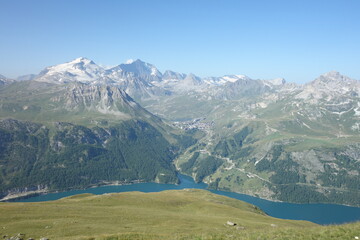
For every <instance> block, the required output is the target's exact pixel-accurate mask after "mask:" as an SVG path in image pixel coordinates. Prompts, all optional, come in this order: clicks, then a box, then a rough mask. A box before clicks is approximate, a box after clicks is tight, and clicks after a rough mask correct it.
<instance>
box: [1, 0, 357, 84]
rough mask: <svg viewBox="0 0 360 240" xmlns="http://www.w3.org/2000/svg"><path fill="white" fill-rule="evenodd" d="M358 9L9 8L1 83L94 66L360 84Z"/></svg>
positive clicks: (291, 3)
mask: <svg viewBox="0 0 360 240" xmlns="http://www.w3.org/2000/svg"><path fill="white" fill-rule="evenodd" d="M359 12H360V1H358V0H336V1H335V0H301V1H298V0H271V1H269V0H247V1H242V0H221V1H220V0H181V1H180V0H179V1H176V0H112V1H111V0H86V1H85V0H76V1H74V0H61V1H60V0H0V74H2V75H4V76H6V77H11V78H15V77H17V76H20V75H24V74H30V73H39V72H40V71H41V70H42V69H44V68H45V67H47V66H51V65H56V64H60V63H63V62H68V61H71V60H73V59H75V58H77V57H80V56H81V57H87V58H89V59H91V60H93V61H94V62H95V63H97V64H101V65H104V66H114V65H118V64H120V63H124V62H125V61H126V60H127V59H141V60H143V61H145V62H149V63H152V64H154V65H155V66H156V67H157V68H158V69H159V70H160V71H162V72H163V71H165V70H168V69H171V70H173V71H177V72H182V73H194V74H196V75H199V76H201V77H206V76H223V75H226V74H245V75H247V76H249V77H251V78H254V79H272V78H278V77H283V78H285V79H286V80H287V81H288V82H297V83H305V82H308V81H311V80H313V79H315V78H316V77H318V76H319V75H320V74H323V73H325V72H328V71H332V70H336V71H339V72H340V73H342V74H344V75H347V76H349V77H352V78H355V79H360V14H359Z"/></svg>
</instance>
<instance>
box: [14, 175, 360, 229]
mask: <svg viewBox="0 0 360 240" xmlns="http://www.w3.org/2000/svg"><path fill="white" fill-rule="evenodd" d="M179 178H180V181H181V183H180V184H179V185H175V184H159V183H136V184H130V185H116V186H101V187H94V188H88V189H85V190H72V191H67V192H59V193H49V194H45V195H39V196H35V197H30V198H26V199H17V200H13V202H41V201H51V200H57V199H60V198H63V197H68V196H71V195H76V194H81V193H92V194H98V195H99V194H104V193H115V192H130V191H140V192H160V191H164V190H176V189H184V188H197V189H206V188H207V185H206V184H205V183H195V182H194V180H193V179H192V178H191V177H188V176H185V175H179ZM209 191H211V192H213V193H216V194H219V195H223V196H227V197H231V198H235V199H239V200H242V201H245V202H248V203H251V204H253V205H256V206H258V207H259V208H261V209H262V210H263V211H264V212H266V213H267V214H268V215H270V216H272V217H276V218H283V219H293V220H307V221H311V222H314V223H318V224H341V223H347V222H354V221H360V208H357V207H348V206H343V205H336V204H294V203H286V202H272V201H268V200H264V199H260V198H256V197H252V196H248V195H244V194H239V193H233V192H224V191H217V190H209Z"/></svg>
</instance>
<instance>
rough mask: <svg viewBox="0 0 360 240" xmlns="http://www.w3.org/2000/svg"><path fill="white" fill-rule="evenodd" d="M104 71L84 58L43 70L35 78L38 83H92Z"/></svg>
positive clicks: (99, 77)
mask: <svg viewBox="0 0 360 240" xmlns="http://www.w3.org/2000/svg"><path fill="white" fill-rule="evenodd" d="M103 74H104V69H103V68H102V67H100V66H98V65H97V64H95V63H94V62H93V61H92V60H89V59H87V58H84V57H80V58H76V59H75V60H73V61H71V62H67V63H63V64H59V65H55V66H51V67H47V68H45V69H44V70H43V71H42V72H40V74H39V75H38V76H37V77H36V78H35V80H36V81H39V82H50V83H57V84H59V83H67V82H75V81H77V82H94V81H98V80H99V79H101V78H102V77H103Z"/></svg>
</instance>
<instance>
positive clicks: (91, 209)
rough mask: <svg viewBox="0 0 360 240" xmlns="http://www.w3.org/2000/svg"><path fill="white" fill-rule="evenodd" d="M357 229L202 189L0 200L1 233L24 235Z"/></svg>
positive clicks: (174, 235)
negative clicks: (270, 210)
mask: <svg viewBox="0 0 360 240" xmlns="http://www.w3.org/2000/svg"><path fill="white" fill-rule="evenodd" d="M227 221H231V222H234V223H236V225H235V226H230V225H228V224H227ZM359 231H360V224H350V225H343V226H329V227H324V226H319V225H316V224H314V223H310V222H306V221H292V220H282V219H276V218H272V217H269V216H267V215H265V214H264V213H263V212H261V211H260V210H259V209H257V208H256V207H254V206H252V205H250V204H247V203H244V202H242V201H238V200H235V199H231V198H227V197H223V196H218V195H215V194H212V193H210V192H208V191H204V190H181V191H164V192H160V193H140V192H128V193H116V194H105V195H91V194H83V195H77V196H72V197H68V198H64V199H61V200H57V201H49V202H37V203H0V234H1V236H2V237H3V236H7V237H11V236H16V235H17V234H19V233H21V234H24V235H23V238H24V239H29V238H34V239H40V238H41V237H46V238H49V239H108V240H110V239H354V238H355V236H359V235H360V232H359ZM356 234H357V235H356ZM5 238H6V237H5Z"/></svg>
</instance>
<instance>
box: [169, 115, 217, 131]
mask: <svg viewBox="0 0 360 240" xmlns="http://www.w3.org/2000/svg"><path fill="white" fill-rule="evenodd" d="M205 120H206V118H195V119H193V120H190V121H184V122H174V123H173V126H175V127H178V128H180V129H184V130H191V129H199V130H207V129H210V128H211V127H212V126H214V121H211V122H206V121H205Z"/></svg>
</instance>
